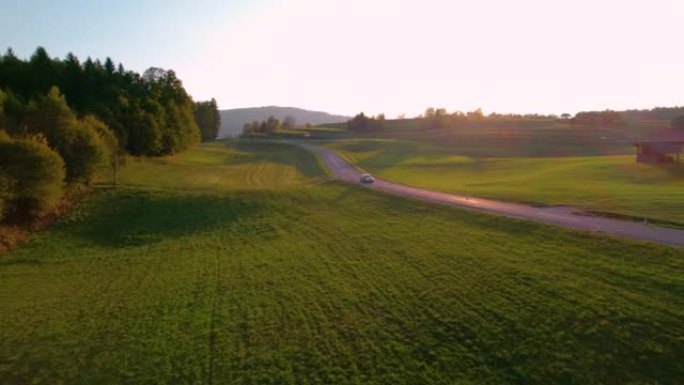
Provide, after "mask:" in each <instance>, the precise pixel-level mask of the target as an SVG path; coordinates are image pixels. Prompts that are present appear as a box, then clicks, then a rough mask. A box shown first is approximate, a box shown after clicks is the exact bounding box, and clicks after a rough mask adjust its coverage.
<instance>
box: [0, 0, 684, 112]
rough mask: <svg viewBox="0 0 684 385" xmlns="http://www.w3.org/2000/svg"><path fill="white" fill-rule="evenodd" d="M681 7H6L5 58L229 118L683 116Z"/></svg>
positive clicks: (198, 3)
mask: <svg viewBox="0 0 684 385" xmlns="http://www.w3.org/2000/svg"><path fill="white" fill-rule="evenodd" d="M682 15H684V1H683V0H644V1H641V0H622V1H617V0H616V1H613V0H571V1H565V0H515V1H512V0H470V1H466V0H461V1H458V0H454V1H436V0H421V1H401V0H394V1H383V0H379V1H373V0H365V1H363V0H345V1H325V0H292V1H275V0H260V1H254V0H251V1H225V0H224V1H220V0H192V1H190V0H188V1H173V0H164V1H162V0H154V1H148V0H135V1H133V0H118V1H103V0H80V1H79V0H62V1H51V0H50V1H48V0H45V1H38V0H17V1H7V0H0V43H1V44H0V47H2V46H4V47H2V48H3V49H4V48H6V47H10V46H11V47H12V48H13V49H14V50H15V52H16V53H17V55H18V56H20V57H29V56H30V54H31V53H32V52H33V51H34V50H35V48H36V47H37V46H39V45H40V46H43V47H45V48H46V49H47V50H48V52H49V53H50V54H51V55H53V56H59V57H61V58H63V57H64V55H65V54H66V53H67V52H69V51H72V52H74V53H75V54H76V55H77V56H79V58H81V59H82V60H83V59H85V58H86V57H87V56H92V57H93V58H102V59H104V58H105V57H106V56H111V57H112V59H113V60H114V61H115V62H123V64H124V65H125V66H126V68H129V69H133V70H136V71H138V72H142V71H144V70H145V69H146V68H147V67H150V66H158V67H163V68H167V69H169V68H170V69H174V70H175V71H176V72H177V74H178V76H179V77H180V78H181V79H182V80H183V83H184V85H185V87H186V89H187V90H188V91H189V92H190V93H191V94H192V95H193V97H194V98H195V99H197V100H202V99H208V98H211V97H215V98H216V99H217V101H218V103H219V106H220V108H235V107H249V106H264V105H281V106H295V107H302V108H308V109H315V110H324V111H328V112H333V113H344V114H354V113H356V112H359V111H365V112H366V113H370V114H376V113H379V112H385V113H386V114H387V115H388V117H392V116H395V115H396V114H399V113H406V114H407V115H408V116H412V115H415V114H418V113H420V112H422V111H423V110H424V109H425V108H426V107H428V106H435V107H444V108H446V109H447V110H449V111H453V110H462V111H465V110H472V109H475V108H477V107H482V108H483V109H484V110H485V112H491V111H497V112H541V113H562V112H572V113H574V112H576V111H578V110H585V109H605V108H612V109H624V108H650V107H654V106H673V105H684V96H683V95H684V93H683V91H684V64H683V62H684V51H682V48H681V46H682V37H684V32H683V31H684V30H683V29H682V22H681V20H682Z"/></svg>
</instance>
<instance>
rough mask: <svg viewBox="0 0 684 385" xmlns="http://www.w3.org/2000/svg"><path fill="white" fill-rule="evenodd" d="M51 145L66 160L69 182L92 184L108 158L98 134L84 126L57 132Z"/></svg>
mask: <svg viewBox="0 0 684 385" xmlns="http://www.w3.org/2000/svg"><path fill="white" fill-rule="evenodd" d="M50 144H51V145H52V146H53V147H54V148H55V149H56V150H57V151H58V152H59V154H60V155H61V156H62V158H63V159H64V163H65V165H66V180H67V182H84V183H90V182H91V181H92V179H93V176H94V175H95V173H96V172H97V170H98V169H100V168H101V167H102V166H103V165H104V164H105V161H106V158H107V150H106V148H105V145H104V143H103V142H102V140H101V138H100V136H99V135H98V134H97V132H95V131H93V130H90V129H88V128H86V127H84V126H82V125H77V126H74V127H67V128H62V129H59V130H55V131H54V132H53V135H52V138H51V140H50Z"/></svg>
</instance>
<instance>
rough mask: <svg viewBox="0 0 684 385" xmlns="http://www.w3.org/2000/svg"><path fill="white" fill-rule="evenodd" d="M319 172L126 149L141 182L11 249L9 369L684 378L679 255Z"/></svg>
mask: <svg viewBox="0 0 684 385" xmlns="http://www.w3.org/2000/svg"><path fill="white" fill-rule="evenodd" d="M244 156H247V157H249V158H250V159H251V160H252V162H250V163H246V162H242V161H241V160H240V159H242V157H244ZM188 169H192V172H190V171H188ZM285 170H300V171H299V172H294V171H292V172H291V173H289V174H287V175H289V177H287V178H283V179H279V180H278V182H277V183H276V182H275V180H274V178H276V175H280V174H281V173H287V172H286V171H285ZM214 173H223V175H224V176H225V177H230V178H233V179H234V180H235V181H240V182H239V183H238V182H234V181H232V180H231V181H227V180H221V181H217V180H216V179H215V178H212V177H211V176H212V175H213V174H214ZM254 173H259V174H260V173H264V174H267V175H270V177H268V178H265V177H258V176H254V175H253V174H254ZM321 176H322V172H321V170H319V169H317V168H316V166H315V162H314V161H313V160H312V159H311V157H310V156H309V155H307V154H306V153H303V152H302V151H301V150H298V149H296V148H288V147H284V146H276V145H252V146H249V147H245V146H243V145H240V146H237V147H235V146H234V147H233V148H227V149H224V148H221V147H220V145H202V146H200V147H199V148H198V149H196V150H193V151H192V152H190V153H188V154H184V155H179V156H177V157H174V158H167V159H164V160H153V161H150V160H145V161H142V162H139V163H131V164H129V165H128V169H127V170H126V171H125V174H124V175H123V177H122V179H123V181H124V183H125V184H126V185H129V186H130V185H135V186H139V187H122V188H117V189H109V190H102V191H101V192H100V193H98V194H97V195H96V196H94V197H93V198H92V199H90V200H89V201H88V202H87V203H86V204H84V205H82V206H81V207H80V208H79V209H78V210H77V211H75V212H74V213H73V214H72V215H71V216H70V217H69V218H67V219H66V220H64V221H63V222H61V223H59V224H57V225H55V226H53V227H52V228H51V229H50V230H48V231H46V232H44V233H42V234H39V235H37V236H35V237H34V238H33V239H32V241H31V242H30V243H29V244H27V245H26V246H24V247H22V248H21V249H19V250H18V251H16V252H15V253H13V254H12V255H10V256H7V257H5V258H3V259H2V260H0V308H2V309H3V311H2V312H0V325H2V327H1V328H0V383H29V382H35V383H69V384H93V383H178V384H188V383H213V384H240V383H245V384H249V383H259V384H267V383H273V384H287V383H321V384H323V383H325V384H334V383H340V384H342V383H384V384H402V383H406V384H415V383H422V384H429V383H435V384H453V383H496V384H500V383H525V384H534V383H598V382H604V383H606V382H607V383H627V382H630V381H634V382H641V383H645V382H649V383H656V382H657V383H676V382H677V381H679V380H680V379H681V378H682V376H684V367H683V366H682V363H681V357H682V356H684V342H683V339H682V338H683V336H684V326H683V325H682V323H681V320H682V319H683V318H684V279H683V278H682V277H684V262H683V261H684V252H683V251H682V250H678V249H672V248H667V247H660V246H655V245H647V244H641V243H634V242H629V241H620V240H615V239H612V238H607V237H600V236H591V235H582V234H579V233H575V232H571V231H566V230H562V229H558V228H553V227H547V226H543V225H537V224H532V223H527V222H520V221H514V220H508V219H502V218H497V217H493V216H489V215H484V214H478V213H472V212H468V211H459V210H445V209H444V208H442V207H436V206H432V205H429V204H424V203H418V202H413V201H407V200H404V199H401V198H397V197H391V196H385V195H381V194H377V193H373V192H370V191H368V190H365V189H361V188H358V187H355V186H349V185H344V184H338V183H304V181H306V180H309V181H320V178H321ZM243 181H246V182H248V183H250V185H249V187H250V188H251V190H247V189H246V186H243V185H242V184H241V183H242V182H243ZM193 183H198V184H199V185H201V186H204V185H206V186H213V187H212V188H202V189H193V188H192V184H193ZM160 186H161V187H160ZM264 186H267V187H268V188H265V187H264ZM237 187H239V188H237ZM409 202H410V204H409Z"/></svg>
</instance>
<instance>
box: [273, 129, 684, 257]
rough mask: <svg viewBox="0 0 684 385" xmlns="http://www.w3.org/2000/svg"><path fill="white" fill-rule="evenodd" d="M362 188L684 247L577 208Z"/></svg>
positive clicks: (655, 232)
mask: <svg viewBox="0 0 684 385" xmlns="http://www.w3.org/2000/svg"><path fill="white" fill-rule="evenodd" d="M285 142H286V143H289V144H294V145H297V146H300V147H303V148H305V149H307V150H309V151H311V152H314V153H315V154H317V155H318V156H319V157H320V159H321V160H322V161H323V162H324V163H325V165H326V166H327V167H328V169H329V170H330V172H331V173H332V174H333V176H334V177H335V178H336V179H340V180H344V181H347V182H351V183H359V177H360V176H361V174H363V172H362V171H360V170H359V169H357V168H356V167H355V166H354V165H352V164H350V163H349V162H347V161H346V160H345V159H343V158H341V157H340V156H339V155H337V154H336V153H335V152H333V151H331V150H328V149H326V148H323V147H319V146H316V145H312V144H309V143H302V142H296V141H285ZM359 184H360V183H359ZM362 185H363V186H365V187H368V188H372V189H375V190H380V191H384V192H388V193H392V194H397V195H403V196H407V197H412V198H416V199H420V200H424V201H430V202H435V203H440V204H445V205H449V206H455V207H461V208H468V209H475V210H481V211H488V212H492V213H496V214H500V215H504V216H507V217H514V218H523V219H528V220H533V221H537V222H542V223H547V224H552V225H558V226H563V227H569V228H573V229H577V230H584V231H595V232H603V233H607V234H613V235H617V236H621V237H626V238H632V239H638V240H642V241H650V242H656V243H663V244H668V245H672V246H678V247H684V230H677V229H670V228H664V227H657V226H652V225H649V224H645V223H640V222H628V221H621V220H616V219H608V218H602V217H596V216H588V215H581V214H577V213H581V212H582V209H579V208H576V207H567V206H555V207H536V206H530V205H526V204H520V203H509V202H502V201H497V200H491V199H483V198H478V197H469V196H463V195H456V194H449V193H443V192H438V191H432V190H426V189H422V188H417V187H411V186H406V185H403V184H399V183H392V182H387V181H384V180H380V179H376V181H375V183H373V184H362Z"/></svg>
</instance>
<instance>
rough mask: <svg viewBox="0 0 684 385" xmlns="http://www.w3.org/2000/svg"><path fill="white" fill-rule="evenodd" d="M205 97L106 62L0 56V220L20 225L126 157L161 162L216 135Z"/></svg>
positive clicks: (170, 79) (155, 74)
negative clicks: (199, 98) (159, 158)
mask: <svg viewBox="0 0 684 385" xmlns="http://www.w3.org/2000/svg"><path fill="white" fill-rule="evenodd" d="M219 126H220V117H219V114H218V108H217V104H216V101H215V100H214V99H212V100H210V101H201V102H195V101H193V99H192V97H191V96H190V95H189V94H188V92H187V91H186V90H185V89H184V87H183V84H182V82H181V81H180V79H178V78H177V76H176V74H175V72H174V71H172V70H164V69H161V68H155V67H152V68H150V69H148V70H147V71H145V72H144V73H143V74H142V75H141V74H138V73H136V72H134V71H129V70H126V69H124V66H123V65H122V64H118V65H115V64H114V62H113V61H112V60H111V59H110V58H107V59H106V60H105V61H104V62H101V61H100V60H92V59H91V58H88V59H86V60H85V61H84V62H82V63H81V62H80V61H79V59H78V58H77V57H76V56H75V55H73V54H68V55H67V56H66V57H65V58H64V59H63V60H62V59H58V58H51V57H50V56H49V55H48V53H47V51H46V50H45V49H43V48H40V47H39V48H38V49H36V51H35V53H34V54H33V55H32V56H31V57H30V58H29V59H28V60H22V59H20V58H18V57H17V56H16V55H15V54H14V52H13V51H12V50H11V49H8V50H7V52H6V53H5V54H4V55H2V56H0V220H1V219H3V218H4V219H5V221H10V222H12V223H15V222H25V221H30V220H32V219H33V218H36V217H40V216H42V215H44V214H45V213H47V212H49V211H50V209H51V208H53V207H54V206H56V205H57V204H58V202H60V201H61V200H62V198H63V195H64V193H65V191H66V192H68V191H69V190H70V189H72V187H73V186H75V185H88V184H90V183H91V182H92V181H93V179H94V178H95V176H96V175H97V174H98V173H99V172H108V171H109V170H111V169H114V170H115V169H116V167H118V164H119V162H120V159H121V158H122V156H123V155H124V154H126V153H128V154H132V155H136V156H141V155H145V156H161V155H169V154H174V153H178V152H181V151H184V150H186V149H188V148H189V147H190V146H192V145H193V144H195V143H197V142H198V141H200V140H211V139H214V138H216V136H217V134H218V129H219Z"/></svg>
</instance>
